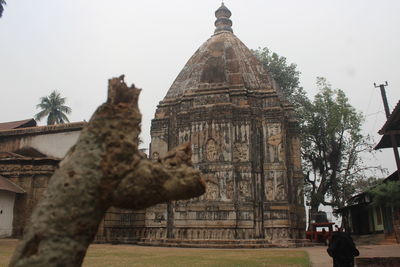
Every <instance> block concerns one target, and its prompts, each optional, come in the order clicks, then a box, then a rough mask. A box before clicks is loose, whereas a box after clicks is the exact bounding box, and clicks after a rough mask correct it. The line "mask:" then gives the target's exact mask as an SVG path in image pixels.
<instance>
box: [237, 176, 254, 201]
mask: <svg viewBox="0 0 400 267" xmlns="http://www.w3.org/2000/svg"><path fill="white" fill-rule="evenodd" d="M238 175H239V177H238V179H237V182H236V183H237V190H238V192H239V201H241V202H245V201H251V200H252V199H253V188H252V184H253V183H252V180H251V173H239V174H238Z"/></svg>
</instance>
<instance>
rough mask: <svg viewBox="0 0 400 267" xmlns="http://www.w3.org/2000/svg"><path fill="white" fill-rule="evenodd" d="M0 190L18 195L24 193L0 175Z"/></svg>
mask: <svg viewBox="0 0 400 267" xmlns="http://www.w3.org/2000/svg"><path fill="white" fill-rule="evenodd" d="M0 190H5V191H10V192H14V193H18V194H23V193H25V190H24V189H22V188H21V187H20V186H19V185H17V184H15V183H13V182H11V181H10V180H9V179H7V178H5V177H3V176H1V175H0Z"/></svg>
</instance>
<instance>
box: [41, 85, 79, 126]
mask: <svg viewBox="0 0 400 267" xmlns="http://www.w3.org/2000/svg"><path fill="white" fill-rule="evenodd" d="M65 100H66V98H65V97H61V95H60V93H59V92H57V91H53V92H51V94H50V95H49V96H45V97H41V98H40V103H39V104H38V105H37V106H36V109H38V108H40V109H41V111H40V112H39V113H37V114H36V115H35V119H36V120H39V121H40V120H41V119H42V118H44V117H46V116H47V125H52V124H59V123H65V122H69V120H68V117H67V115H66V114H69V113H71V108H70V107H68V106H65V105H64V104H65Z"/></svg>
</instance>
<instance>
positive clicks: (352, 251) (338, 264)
mask: <svg viewBox="0 0 400 267" xmlns="http://www.w3.org/2000/svg"><path fill="white" fill-rule="evenodd" d="M327 252H328V254H329V256H331V257H332V258H333V267H353V266H354V257H356V256H358V255H360V252H359V251H358V249H357V248H356V245H355V244H354V242H353V239H352V238H351V236H350V235H349V234H347V233H344V232H334V233H333V234H332V237H331V240H330V242H329V247H328V249H327Z"/></svg>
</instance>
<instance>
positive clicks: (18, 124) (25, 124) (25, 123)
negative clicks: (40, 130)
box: [0, 119, 37, 131]
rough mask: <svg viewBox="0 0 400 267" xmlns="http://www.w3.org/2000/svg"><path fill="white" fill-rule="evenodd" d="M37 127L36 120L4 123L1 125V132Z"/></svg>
mask: <svg viewBox="0 0 400 267" xmlns="http://www.w3.org/2000/svg"><path fill="white" fill-rule="evenodd" d="M36 125H37V123H36V121H35V120H34V119H27V120H22V121H10V122H3V123H0V131H3V130H11V129H17V128H27V127H35V126H36Z"/></svg>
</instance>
